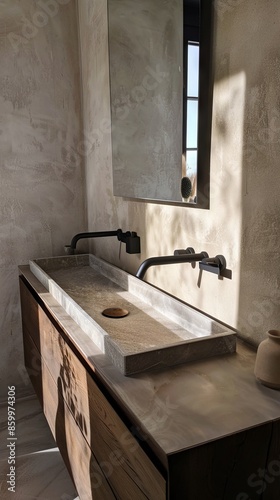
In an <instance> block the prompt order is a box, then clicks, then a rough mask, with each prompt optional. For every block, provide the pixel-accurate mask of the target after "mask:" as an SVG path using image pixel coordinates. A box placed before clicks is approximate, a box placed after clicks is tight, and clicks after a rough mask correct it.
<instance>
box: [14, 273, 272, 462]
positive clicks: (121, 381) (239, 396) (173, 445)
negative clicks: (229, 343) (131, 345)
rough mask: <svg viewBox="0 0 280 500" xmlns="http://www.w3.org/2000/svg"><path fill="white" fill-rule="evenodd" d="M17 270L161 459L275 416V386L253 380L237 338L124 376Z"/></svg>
mask: <svg viewBox="0 0 280 500" xmlns="http://www.w3.org/2000/svg"><path fill="white" fill-rule="evenodd" d="M20 273H21V274H22V275H23V276H24V278H25V279H26V280H27V281H28V282H29V284H30V285H31V286H32V287H33V289H34V290H35V292H36V293H37V294H38V296H39V298H40V299H41V301H42V302H43V304H44V305H45V307H46V308H47V309H48V310H49V311H50V313H51V314H52V315H53V317H54V318H55V320H56V321H57V322H58V324H59V325H60V326H61V328H62V329H63V331H64V332H66V333H67V336H68V337H69V340H70V341H71V342H72V343H73V344H74V345H75V346H76V347H77V349H78V351H79V352H80V353H81V354H82V356H83V358H84V359H85V360H86V362H87V363H88V364H89V365H90V366H91V367H92V368H93V370H94V371H95V373H96V375H97V376H98V378H99V379H100V380H101V381H102V382H103V383H104V384H105V386H106V388H107V389H108V390H109V391H110V393H111V395H112V396H113V398H114V399H115V401H116V402H117V403H118V404H119V405H120V406H121V407H122V409H124V410H125V412H126V413H127V415H128V417H129V418H130V420H131V421H132V422H133V424H134V425H135V426H139V428H140V429H141V434H142V436H144V438H145V439H146V440H147V442H148V443H149V445H150V447H151V448H152V449H153V451H154V452H155V453H156V454H157V455H158V457H159V458H160V460H161V461H162V463H163V464H164V463H165V464H166V457H167V455H170V454H173V453H176V452H179V451H183V450H186V449H188V448H191V447H195V446H199V445H203V444H205V443H207V442H209V441H213V440H216V439H219V438H222V437H225V436H228V435H231V434H234V433H237V432H241V431H244V430H246V429H249V428H252V427H255V426H259V425H262V424H265V423H268V422H271V421H273V420H276V419H279V418H280V391H276V390H273V389H269V388H266V387H264V386H262V385H260V384H259V383H258V382H257V381H256V379H255V377H254V363H255V357H256V353H255V351H254V350H253V349H252V348H250V347H249V346H247V345H245V344H244V343H243V342H241V341H238V345H237V352H236V353H235V354H228V355H223V356H217V357H213V358H209V359H206V360H202V361H195V362H192V363H189V364H182V365H177V366H175V367H172V368H164V369H163V368H154V369H151V370H149V371H146V372H144V373H139V374H136V375H133V376H130V377H125V376H124V375H122V374H121V373H120V372H119V371H118V370H117V369H116V368H115V367H114V366H113V365H112V363H111V362H110V360H109V359H108V357H107V356H105V355H104V354H102V353H101V351H100V350H99V349H98V348H97V347H96V346H95V345H94V344H93V342H92V341H91V339H89V337H88V336H87V335H86V334H85V333H84V332H83V331H82V330H81V328H80V327H79V326H78V325H77V324H76V323H75V322H74V321H73V320H72V318H71V317H70V316H69V315H68V314H67V313H66V311H65V310H64V309H63V308H62V307H61V306H60V305H59V304H58V303H57V302H56V300H55V299H54V298H53V296H52V295H51V294H50V293H49V292H48V291H47V290H46V289H45V288H44V287H43V285H42V284H41V283H40V282H39V281H38V280H37V278H36V277H35V276H34V275H33V274H32V272H31V271H30V269H29V266H21V267H20Z"/></svg>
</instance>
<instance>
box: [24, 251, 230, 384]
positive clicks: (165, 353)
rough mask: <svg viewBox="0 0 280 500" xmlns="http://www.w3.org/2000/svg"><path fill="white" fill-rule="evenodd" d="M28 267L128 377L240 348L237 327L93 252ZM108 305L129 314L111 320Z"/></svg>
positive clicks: (36, 261) (41, 262) (37, 261)
mask: <svg viewBox="0 0 280 500" xmlns="http://www.w3.org/2000/svg"><path fill="white" fill-rule="evenodd" d="M30 269H31V271H32V272H33V274H34V275H35V276H36V277H37V279H38V280H39V281H40V282H41V283H42V284H43V285H44V286H45V288H46V289H47V290H48V291H49V292H50V293H51V294H52V295H53V296H54V298H55V299H56V300H57V301H58V303H59V304H60V305H61V306H62V307H63V308H64V309H65V310H66V312H67V313H68V314H69V315H70V316H71V317H72V319H73V320H74V321H75V322H76V323H77V324H78V325H79V326H80V328H81V329H82V330H83V331H84V332H85V333H86V334H87V335H88V336H89V337H90V338H91V339H92V341H93V342H94V344H95V345H96V346H97V347H98V348H99V349H100V350H101V351H102V352H103V353H104V354H106V355H107V356H109V357H110V359H111V360H112V362H113V363H114V365H115V366H116V367H117V368H118V369H119V370H120V371H121V372H122V373H123V374H124V375H131V374H133V373H137V372H141V371H144V370H147V369H149V368H152V367H153V366H155V365H158V364H162V365H167V366H172V365H176V364H180V363H185V362H189V361H194V360H197V359H202V358H206V357H210V356H215V355H221V354H225V353H234V352H235V350H236V334H235V332H234V331H232V330H230V329H227V328H226V327H225V326H224V325H222V324H221V323H219V322H217V321H214V320H213V319H211V318H209V317H208V316H206V315H204V314H203V313H200V312H199V311H197V310H195V309H193V308H192V307H191V306H188V305H187V304H185V303H183V302H181V301H180V300H178V299H175V298H174V297H171V296H170V295H168V294H166V293H164V292H163V291H162V290H159V289H157V288H156V287H154V286H152V285H150V284H148V283H145V282H143V281H141V280H139V279H138V278H136V277H135V276H132V275H130V274H128V273H126V272H125V271H123V270H121V269H119V268H117V267H115V266H113V265H111V264H109V263H107V262H105V261H103V260H101V259H98V258H97V257H95V256H94V255H90V254H85V255H73V256H72V255H69V256H65V257H53V258H49V259H37V260H33V261H30ZM106 308H122V309H125V310H127V311H128V313H129V314H128V315H127V316H126V317H123V318H108V317H105V316H103V314H102V312H103V311H104V309H106Z"/></svg>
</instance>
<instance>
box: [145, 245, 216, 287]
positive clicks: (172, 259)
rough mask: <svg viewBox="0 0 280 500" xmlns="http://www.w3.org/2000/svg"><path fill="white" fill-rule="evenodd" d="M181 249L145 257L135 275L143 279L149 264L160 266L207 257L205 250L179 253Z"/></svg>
mask: <svg viewBox="0 0 280 500" xmlns="http://www.w3.org/2000/svg"><path fill="white" fill-rule="evenodd" d="M190 250H193V249H190ZM180 252H182V251H180V250H175V251H174V255H163V256H160V257H150V258H149V259H146V260H144V261H143V262H142V264H141V265H140V267H139V269H138V271H137V273H136V277H137V278H139V279H141V280H142V279H143V278H144V276H145V274H146V271H147V270H148V269H149V267H151V266H162V265H164V264H180V263H184V262H189V263H193V262H199V261H201V260H202V259H205V258H207V257H208V253H207V252H200V253H194V251H193V252H192V251H190V252H188V249H187V251H184V253H180Z"/></svg>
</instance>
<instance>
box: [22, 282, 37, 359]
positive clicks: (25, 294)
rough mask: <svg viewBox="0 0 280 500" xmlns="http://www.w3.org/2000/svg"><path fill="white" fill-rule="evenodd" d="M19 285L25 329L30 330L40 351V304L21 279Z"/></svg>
mask: <svg viewBox="0 0 280 500" xmlns="http://www.w3.org/2000/svg"><path fill="white" fill-rule="evenodd" d="M19 286H20V301H21V319H22V326H23V330H25V329H27V330H28V333H29V335H30V336H31V337H32V339H33V341H34V343H35V345H36V347H37V349H38V350H39V352H40V333H39V312H38V311H39V304H38V303H37V302H36V300H35V299H34V297H33V296H32V295H31V293H30V291H29V290H28V288H27V287H26V285H25V284H24V282H23V281H22V280H21V279H20V280H19Z"/></svg>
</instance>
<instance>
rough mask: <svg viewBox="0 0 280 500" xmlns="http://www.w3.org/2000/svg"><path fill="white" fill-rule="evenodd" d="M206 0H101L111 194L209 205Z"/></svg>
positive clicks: (209, 0)
mask: <svg viewBox="0 0 280 500" xmlns="http://www.w3.org/2000/svg"><path fill="white" fill-rule="evenodd" d="M212 11H213V2H212V0H165V1H162V0H141V2H139V1H137V0H108V20H109V21H108V22H109V58H110V59H109V60H110V90H111V117H112V164H113V192H114V195H115V196H121V197H125V198H132V199H139V200H146V201H158V202H162V203H176V204H184V205H186V206H193V207H198V208H208V207H209V186H210V183H209V179H210V142H211V140H210V136H211V110H212V77H211V52H212V18H213V15H212Z"/></svg>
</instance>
